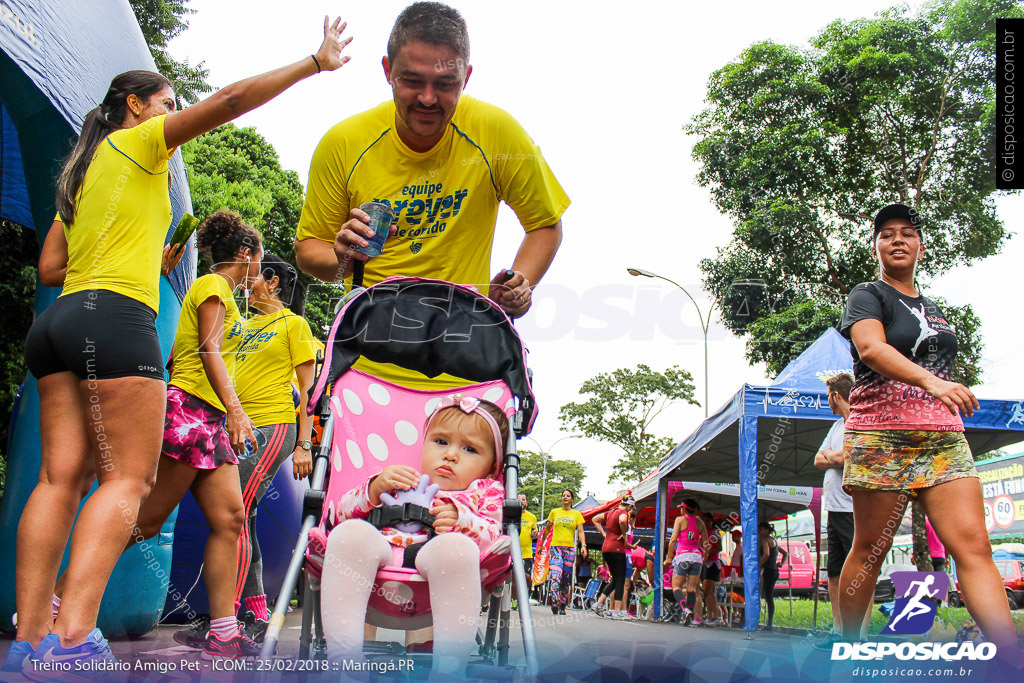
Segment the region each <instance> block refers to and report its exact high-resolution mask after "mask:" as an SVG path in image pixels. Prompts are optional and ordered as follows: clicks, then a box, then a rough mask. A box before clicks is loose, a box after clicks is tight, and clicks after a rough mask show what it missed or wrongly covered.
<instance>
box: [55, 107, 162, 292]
mask: <svg viewBox="0 0 1024 683" xmlns="http://www.w3.org/2000/svg"><path fill="white" fill-rule="evenodd" d="M166 118H167V117H166V116H155V117H153V118H151V119H149V120H147V121H143V122H142V123H140V124H139V125H137V126H135V127H133V128H125V129H122V130H116V131H114V132H113V133H111V134H110V135H108V136H107V138H106V139H105V140H103V141H102V142H101V143H100V144H99V145H98V146H97V147H96V154H95V156H93V158H92V162H91V163H90V164H89V168H88V170H87V171H86V172H85V180H84V182H83V183H82V188H81V192H80V193H79V196H78V202H77V207H76V213H75V222H74V224H72V225H70V226H67V225H65V226H64V235H65V237H66V238H67V241H68V271H67V277H65V278H64V289H63V291H62V292H61V296H63V295H65V294H73V293H75V292H81V291H85V290H90V289H106V290H109V291H111V292H117V293H118V294H123V295H125V296H127V297H131V298H132V299H135V300H136V301H140V302H142V303H144V304H146V305H147V306H149V307H150V308H152V309H153V310H154V311H157V310H158V309H159V308H160V259H161V256H162V250H163V245H164V238H165V237H166V236H167V230H168V228H169V227H170V225H171V199H170V196H169V194H168V177H169V176H168V165H167V161H168V160H169V159H170V158H171V155H172V154H173V153H174V150H173V149H171V150H169V149H167V145H166V143H165V142H164V121H165V120H166Z"/></svg>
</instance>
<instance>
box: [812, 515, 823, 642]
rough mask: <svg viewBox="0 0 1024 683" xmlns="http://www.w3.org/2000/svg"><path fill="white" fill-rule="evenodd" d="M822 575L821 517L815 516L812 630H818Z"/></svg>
mask: <svg viewBox="0 0 1024 683" xmlns="http://www.w3.org/2000/svg"><path fill="white" fill-rule="evenodd" d="M820 576H821V518H820V517H815V518H814V580H813V581H812V582H811V590H812V591H813V592H814V610H813V617H812V619H811V632H812V633H814V632H815V631H817V630H818V581H819V580H820V579H819V577H820Z"/></svg>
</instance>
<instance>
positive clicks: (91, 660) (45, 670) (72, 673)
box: [21, 628, 117, 681]
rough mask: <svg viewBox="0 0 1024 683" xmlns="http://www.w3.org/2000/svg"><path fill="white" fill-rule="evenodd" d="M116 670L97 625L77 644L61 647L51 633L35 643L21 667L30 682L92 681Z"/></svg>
mask: <svg viewBox="0 0 1024 683" xmlns="http://www.w3.org/2000/svg"><path fill="white" fill-rule="evenodd" d="M116 670H117V659H116V658H115V657H114V653H112V652H111V651H110V646H109V645H107V639H106V638H104V637H103V633H102V632H100V630H99V629H98V628H94V629H93V630H92V633H90V634H89V636H88V637H87V638H86V639H85V642H84V643H82V644H81V645H75V646H74V647H61V645H60V637H59V636H57V634H55V633H51V634H49V635H48V636H46V637H45V638H43V641H42V642H41V643H39V647H38V648H36V651H35V652H34V653H32V656H30V657H29V658H28V659H26V660H25V663H24V665H23V667H22V671H21V672H22V674H23V675H24V676H25V677H26V678H29V679H31V680H33V681H54V680H60V681H94V680H100V679H103V678H106V677H108V675H109V674H111V673H113V672H114V671H116Z"/></svg>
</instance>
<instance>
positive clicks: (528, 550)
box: [519, 493, 539, 589]
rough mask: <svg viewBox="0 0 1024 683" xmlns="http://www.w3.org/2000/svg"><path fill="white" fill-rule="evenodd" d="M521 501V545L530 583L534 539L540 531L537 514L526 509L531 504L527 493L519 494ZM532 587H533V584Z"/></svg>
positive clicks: (527, 578)
mask: <svg viewBox="0 0 1024 683" xmlns="http://www.w3.org/2000/svg"><path fill="white" fill-rule="evenodd" d="M519 502H520V503H521V504H522V506H523V515H522V521H520V522H519V546H520V548H522V550H523V569H524V570H525V572H526V581H527V583H528V584H529V583H531V580H530V577H531V576H533V541H534V540H535V539H536V538H537V535H538V534H539V531H538V529H537V515H535V514H533V513H532V512H530V511H528V510H527V509H526V508H528V507H529V506H530V501H529V500H527V498H526V495H525V494H522V493H520V494H519ZM530 588H531V589H532V586H530Z"/></svg>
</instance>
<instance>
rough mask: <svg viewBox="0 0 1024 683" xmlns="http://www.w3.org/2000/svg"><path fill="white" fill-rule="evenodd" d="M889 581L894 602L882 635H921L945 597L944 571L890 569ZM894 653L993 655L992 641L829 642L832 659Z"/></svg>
mask: <svg viewBox="0 0 1024 683" xmlns="http://www.w3.org/2000/svg"><path fill="white" fill-rule="evenodd" d="M891 576H892V583H893V588H894V589H895V593H896V595H898V596H901V597H898V598H896V605H895V607H894V608H893V610H892V615H891V616H890V617H889V623H888V624H886V626H885V628H884V629H882V633H883V634H885V635H923V634H925V633H927V632H928V630H929V629H931V627H932V624H934V623H935V612H936V610H937V609H938V607H939V601H940V600H945V599H946V593H947V592H948V591H949V576H948V575H946V573H945V572H893V573H892V575H891ZM886 655H895V656H896V658H897V659H901V660H908V659H915V660H929V659H931V660H937V659H942V660H943V661H954V660H960V659H968V660H988V659H992V658H993V657H995V655H996V646H995V645H994V644H992V643H979V644H978V645H975V644H974V643H973V642H970V641H968V642H964V643H956V642H953V643H933V642H923V643H907V642H904V643H894V642H880V643H833V645H832V659H833V660H837V659H857V660H865V659H881V658H882V657H884V656H886Z"/></svg>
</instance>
